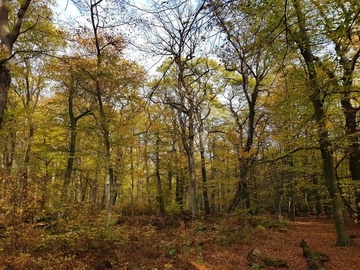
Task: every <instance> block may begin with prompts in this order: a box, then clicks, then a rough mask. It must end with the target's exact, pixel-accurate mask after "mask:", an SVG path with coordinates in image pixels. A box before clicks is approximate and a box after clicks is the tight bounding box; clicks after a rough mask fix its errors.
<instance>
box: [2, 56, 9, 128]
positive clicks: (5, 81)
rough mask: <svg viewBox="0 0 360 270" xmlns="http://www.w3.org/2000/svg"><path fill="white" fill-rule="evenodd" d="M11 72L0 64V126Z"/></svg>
mask: <svg viewBox="0 0 360 270" xmlns="http://www.w3.org/2000/svg"><path fill="white" fill-rule="evenodd" d="M10 81H11V74H10V70H9V69H8V67H7V66H6V65H5V64H4V63H3V64H0V128H1V126H2V123H3V118H4V112H5V108H6V103H7V99H8V93H9V87H10Z"/></svg>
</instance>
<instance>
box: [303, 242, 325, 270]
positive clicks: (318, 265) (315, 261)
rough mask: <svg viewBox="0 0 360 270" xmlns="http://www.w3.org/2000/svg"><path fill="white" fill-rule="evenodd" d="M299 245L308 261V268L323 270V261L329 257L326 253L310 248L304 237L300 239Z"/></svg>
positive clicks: (310, 269)
mask: <svg viewBox="0 0 360 270" xmlns="http://www.w3.org/2000/svg"><path fill="white" fill-rule="evenodd" d="M300 247H301V248H302V250H303V254H304V256H305V257H306V259H307V261H308V269H309V270H325V265H324V263H325V262H327V261H329V257H328V256H327V255H325V254H322V253H319V252H316V251H313V250H312V249H310V248H309V246H308V244H307V243H306V242H305V241H304V239H303V240H301V243H300Z"/></svg>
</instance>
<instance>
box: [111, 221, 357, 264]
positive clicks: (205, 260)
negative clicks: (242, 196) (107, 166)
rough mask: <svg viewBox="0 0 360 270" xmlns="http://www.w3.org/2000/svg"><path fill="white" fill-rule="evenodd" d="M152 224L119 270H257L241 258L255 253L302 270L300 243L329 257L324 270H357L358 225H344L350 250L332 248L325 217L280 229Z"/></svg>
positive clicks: (223, 224)
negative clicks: (251, 252) (256, 250)
mask: <svg viewBox="0 0 360 270" xmlns="http://www.w3.org/2000/svg"><path fill="white" fill-rule="evenodd" d="M144 221H145V220H143V221H142V222H144ZM133 222H134V223H135V224H137V225H138V226H139V225H140V224H141V223H142V222H141V221H139V219H137V221H136V219H134V221H133ZM152 222H153V223H154V227H156V228H157V233H156V234H155V235H154V234H152V233H150V234H151V235H152V237H151V239H148V238H147V236H146V234H147V233H148V234H149V230H148V229H149V227H146V226H145V227H144V228H145V230H144V231H143V233H144V235H143V236H142V239H141V238H140V236H138V237H135V238H134V239H133V243H132V248H131V249H130V250H129V252H125V253H123V254H122V255H120V257H122V264H121V265H118V267H119V268H121V269H179V270H181V269H200V270H217V269H219V270H220V269H226V270H231V269H257V268H255V267H254V268H251V267H250V265H249V262H248V261H247V258H246V257H247V254H248V253H249V252H250V251H251V250H252V249H253V248H254V247H257V248H258V249H260V250H261V251H262V252H263V253H265V254H266V255H267V256H268V257H270V258H272V259H275V258H278V259H283V260H285V261H287V263H288V269H292V270H305V269H307V260H306V258H305V257H304V256H303V253H302V249H301V247H300V246H299V244H300V242H301V240H302V239H304V240H305V241H306V242H307V244H308V245H309V247H310V248H311V249H313V250H314V251H316V252H320V253H323V254H326V255H327V256H329V258H330V260H329V261H328V262H326V263H325V266H326V269H327V270H340V269H341V270H355V269H359V262H360V261H359V254H360V224H354V223H353V221H352V220H350V219H349V220H348V221H347V229H348V232H349V234H350V235H351V237H352V239H353V241H354V245H352V246H349V247H337V246H335V245H334V244H335V243H336V236H335V230H334V225H333V222H332V220H329V219H326V218H325V217H320V218H317V217H316V216H310V217H306V218H304V219H303V218H297V219H296V221H295V222H292V221H288V222H286V224H285V223H283V224H282V225H280V226H278V225H274V224H275V223H272V221H271V218H269V219H263V218H255V219H254V220H253V221H250V222H248V221H247V222H246V223H247V225H249V223H250V226H249V227H248V228H247V229H245V230H244V225H245V227H246V224H243V221H242V220H241V219H237V218H234V217H228V218H225V219H220V221H219V222H216V221H215V222H214V220H206V219H204V220H202V221H201V220H200V221H199V220H197V221H194V222H180V223H179V224H178V226H174V227H173V228H171V227H169V226H167V225H169V224H166V221H165V223H163V224H156V223H157V222H159V220H153V221H152ZM251 223H252V224H251ZM170 225H171V224H170ZM140 226H141V225H140ZM266 227H275V228H266ZM146 228H147V229H146ZM142 241H143V242H142ZM156 243H157V244H156ZM266 269H279V268H271V267H267V268H266Z"/></svg>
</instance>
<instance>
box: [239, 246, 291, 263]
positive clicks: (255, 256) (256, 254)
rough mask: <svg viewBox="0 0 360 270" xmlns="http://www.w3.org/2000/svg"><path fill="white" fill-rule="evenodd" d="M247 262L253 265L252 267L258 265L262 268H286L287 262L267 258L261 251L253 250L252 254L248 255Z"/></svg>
mask: <svg viewBox="0 0 360 270" xmlns="http://www.w3.org/2000/svg"><path fill="white" fill-rule="evenodd" d="M246 258H247V260H248V261H249V263H250V264H251V266H255V265H258V266H260V267H263V266H272V267H286V268H287V262H286V261H284V260H280V259H270V258H269V257H268V256H266V255H265V254H264V253H263V252H262V251H261V250H260V249H258V248H256V247H255V248H253V249H252V250H251V251H250V253H249V254H248V255H247V257H246Z"/></svg>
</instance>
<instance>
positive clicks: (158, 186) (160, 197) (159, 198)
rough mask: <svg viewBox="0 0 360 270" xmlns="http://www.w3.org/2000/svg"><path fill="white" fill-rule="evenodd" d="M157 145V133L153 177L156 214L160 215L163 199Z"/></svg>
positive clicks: (158, 143)
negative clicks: (154, 177)
mask: <svg viewBox="0 0 360 270" xmlns="http://www.w3.org/2000/svg"><path fill="white" fill-rule="evenodd" d="M159 145H160V136H159V133H158V132H157V133H156V148H155V176H156V191H157V197H156V203H157V214H158V215H162V214H163V213H164V212H165V206H164V198H163V191H162V183H161V176H160V153H159V151H160V150H159Z"/></svg>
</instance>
